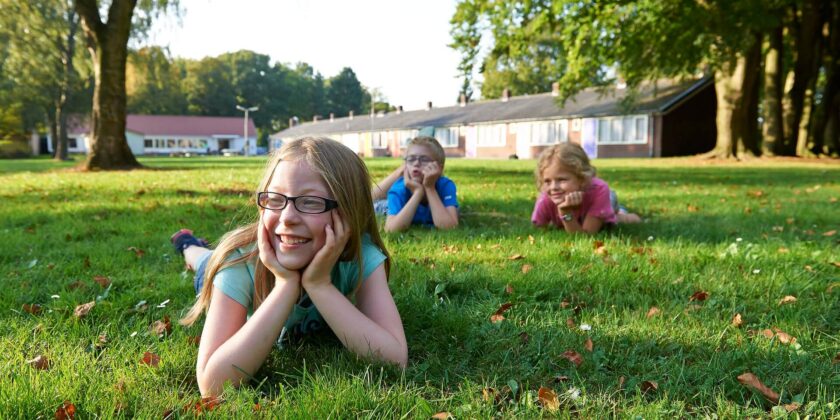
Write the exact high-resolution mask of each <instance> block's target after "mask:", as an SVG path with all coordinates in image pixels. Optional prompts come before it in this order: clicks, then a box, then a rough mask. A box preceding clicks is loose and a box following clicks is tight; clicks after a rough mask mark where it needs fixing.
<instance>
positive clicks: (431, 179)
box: [423, 162, 443, 188]
mask: <svg viewBox="0 0 840 420" xmlns="http://www.w3.org/2000/svg"><path fill="white" fill-rule="evenodd" d="M441 173H443V169H442V168H441V167H440V164H438V163H437V162H429V163H427V164H426V166H424V167H423V187H424V188H435V183H436V182H437V180H438V178H440V175H441Z"/></svg>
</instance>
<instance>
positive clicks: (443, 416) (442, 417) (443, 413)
mask: <svg viewBox="0 0 840 420" xmlns="http://www.w3.org/2000/svg"><path fill="white" fill-rule="evenodd" d="M451 417H452V414H450V413H449V412H448V411H441V412H439V413H435V414H434V415H433V416H432V418H433V419H439V420H446V419H448V418H451Z"/></svg>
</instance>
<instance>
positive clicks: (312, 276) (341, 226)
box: [301, 210, 350, 293]
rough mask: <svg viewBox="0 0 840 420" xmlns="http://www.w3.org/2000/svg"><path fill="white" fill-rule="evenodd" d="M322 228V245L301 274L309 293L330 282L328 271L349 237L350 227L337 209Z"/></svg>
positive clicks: (336, 260)
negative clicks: (323, 237) (324, 239)
mask: <svg viewBox="0 0 840 420" xmlns="http://www.w3.org/2000/svg"><path fill="white" fill-rule="evenodd" d="M333 226H335V227H333ZM324 230H325V232H326V241H325V242H324V247H323V248H321V249H320V250H319V251H318V253H317V254H315V257H313V258H312V262H310V263H309V265H308V266H307V267H306V269H305V270H304V271H303V275H302V276H301V282H302V283H303V288H304V289H306V290H307V291H308V292H310V293H311V292H312V290H313V289H316V288H318V287H322V286H327V285H331V284H332V279H331V278H330V272H331V271H332V269H333V266H335V264H336V262H338V258H339V257H340V256H341V253H342V252H344V246H345V245H347V240H349V239H350V229H349V227H348V226H347V224H346V223H345V222H344V218H342V217H341V214H340V213H339V211H338V210H332V223H331V224H328V225H326V226H325V227H324Z"/></svg>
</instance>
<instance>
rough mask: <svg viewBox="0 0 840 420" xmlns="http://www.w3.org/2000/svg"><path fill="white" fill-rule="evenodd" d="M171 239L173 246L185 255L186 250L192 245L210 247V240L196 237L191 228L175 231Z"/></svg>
mask: <svg viewBox="0 0 840 420" xmlns="http://www.w3.org/2000/svg"><path fill="white" fill-rule="evenodd" d="M169 241H170V242H172V246H174V247H175V250H176V251H178V253H179V254H181V255H184V250H185V249H187V248H189V247H191V246H200V247H204V248H209V247H210V243H209V242H207V241H205V240H204V238H196V237H195V236H193V232H192V231H191V230H189V229H181V230H179V231H177V232H175V233H174V234H173V235H172V236H171V237H170V238H169Z"/></svg>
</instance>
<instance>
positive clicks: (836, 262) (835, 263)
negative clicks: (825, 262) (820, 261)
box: [829, 261, 840, 268]
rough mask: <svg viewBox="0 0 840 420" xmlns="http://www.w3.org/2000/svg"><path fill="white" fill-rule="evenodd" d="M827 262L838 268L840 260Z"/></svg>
mask: <svg viewBox="0 0 840 420" xmlns="http://www.w3.org/2000/svg"><path fill="white" fill-rule="evenodd" d="M829 264H831V265H833V266H835V267H837V268H840V261H832V262H830V263H829Z"/></svg>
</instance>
